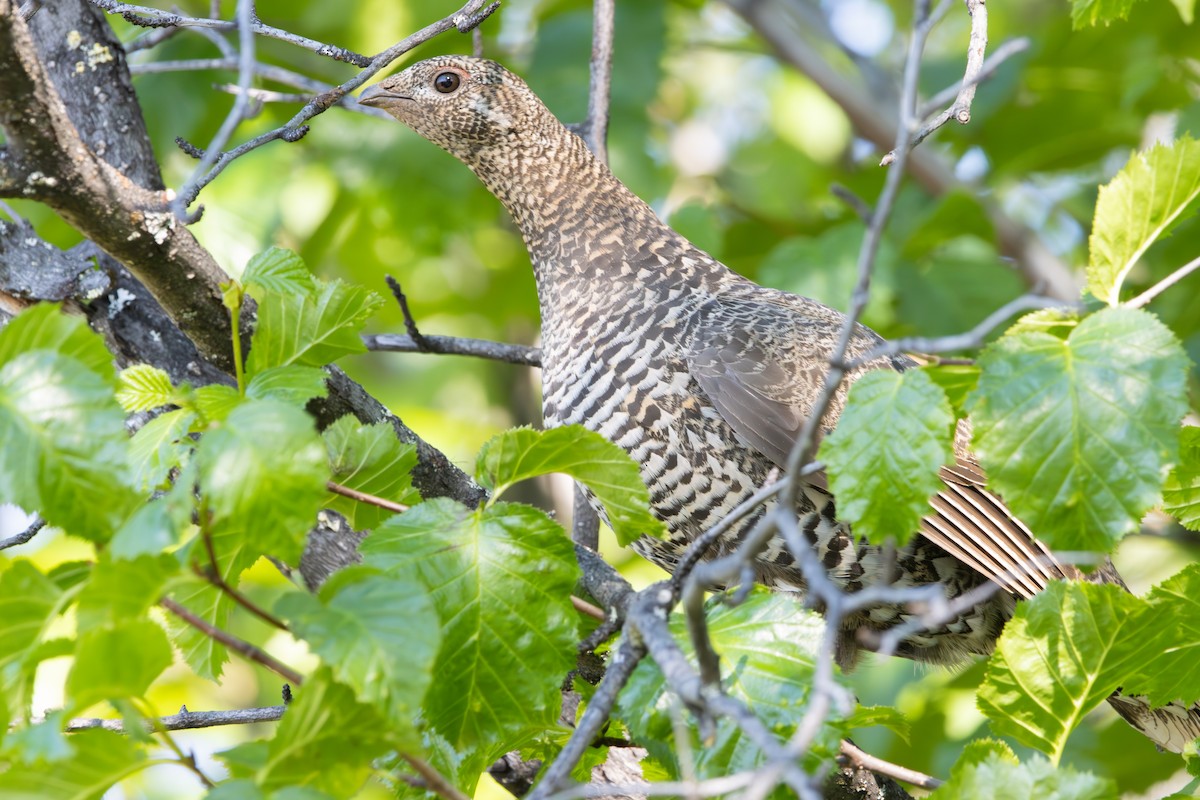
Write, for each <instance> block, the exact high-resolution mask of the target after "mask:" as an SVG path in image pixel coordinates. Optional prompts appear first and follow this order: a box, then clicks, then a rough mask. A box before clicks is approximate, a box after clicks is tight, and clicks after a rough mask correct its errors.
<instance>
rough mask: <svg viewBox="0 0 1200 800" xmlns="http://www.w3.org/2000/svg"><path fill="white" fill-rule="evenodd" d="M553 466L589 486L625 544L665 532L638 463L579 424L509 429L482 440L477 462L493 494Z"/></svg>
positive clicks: (479, 477) (477, 470)
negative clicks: (541, 429) (651, 503)
mask: <svg viewBox="0 0 1200 800" xmlns="http://www.w3.org/2000/svg"><path fill="white" fill-rule="evenodd" d="M552 472H561V473H563V474H566V475H570V476H571V477H572V478H574V479H575V480H577V481H579V482H580V483H582V484H584V485H585V486H587V488H588V489H589V490H591V492H592V494H594V495H595V496H596V497H597V498H598V499H599V500H600V502H601V503H602V504H603V506H604V510H605V512H606V513H607V519H606V520H605V521H606V522H608V524H609V526H610V527H611V528H612V529H613V533H615V534H616V535H617V541H619V542H620V543H621V544H622V545H627V544H629V543H630V542H632V541H634V540H635V539H637V538H638V537H639V536H641V535H643V534H645V535H649V536H660V535H661V534H662V532H663V530H664V528H663V524H662V522H661V521H660V520H658V519H657V518H656V517H654V516H653V515H652V514H651V513H650V510H649V508H650V492H649V491H647V489H646V484H645V483H643V482H642V476H641V473H640V471H639V470H638V466H637V464H635V463H634V462H633V459H631V458H630V457H629V454H628V453H626V452H625V451H624V450H622V449H621V448H619V447H617V446H616V445H615V444H613V443H612V442H610V441H608V440H607V439H605V438H604V437H602V436H600V434H598V433H593V432H592V431H589V430H586V429H584V428H582V427H580V426H578V425H567V426H565V427H562V428H552V429H550V430H548V431H535V430H532V429H531V428H516V429H514V430H510V431H505V432H504V433H501V434H500V435H498V436H495V437H493V438H492V439H491V440H489V441H488V442H487V443H486V444H484V446H483V449H482V450H480V451H479V458H478V460H477V461H476V462H475V477H476V480H478V481H479V483H480V484H481V485H482V486H483V487H484V488H486V489H489V490H491V491H492V499H493V500H495V499H496V498H498V497H499V496H500V495H501V494H503V493H504V491H505V490H506V489H507V488H508V487H510V486H512V485H513V484H514V483H517V482H519V481H523V480H526V479H528V478H532V477H535V476H538V475H547V474H549V473H552Z"/></svg>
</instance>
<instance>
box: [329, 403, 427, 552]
mask: <svg viewBox="0 0 1200 800" xmlns="http://www.w3.org/2000/svg"><path fill="white" fill-rule="evenodd" d="M321 436H322V438H324V440H325V447H326V449H327V451H328V453H329V468H330V470H331V471H332V473H333V480H334V481H336V482H337V483H340V484H342V485H343V486H348V487H350V488H351V489H357V490H358V491H360V492H366V493H367V494H371V495H375V496H376V497H382V498H383V499H385V500H391V501H393V502H396V503H403V504H405V505H413V504H414V503H417V502H419V501H420V499H421V496H420V494H419V493H418V492H417V491H416V490H415V489H413V488H412V469H413V467H415V466H416V465H417V449H416V447H414V446H413V445H411V444H406V443H404V442H401V441H400V440H398V439H397V438H396V432H395V430H393V429H392V426H391V425H389V424H388V423H386V422H376V423H375V424H373V425H364V424H362V423H361V422H359V421H358V420H357V419H356V418H355V417H354V415H352V414H347V415H346V416H344V417H342V418H340V419H338V420H337V421H336V422H334V423H333V424H332V425H330V426H329V427H328V428H326V429H325V430H324V432H323V433H322V434H321ZM326 505H327V506H328V507H329V508H332V509H333V510H334V511H337V512H339V513H341V514H343V515H344V516H345V517H346V519H347V520H349V521H350V526H351V527H352V528H354V529H355V530H363V529H367V528H374V527H376V526H377V525H379V523H381V522H383V521H384V520H385V519H387V518H388V517H390V516H391V515H392V512H390V511H388V510H386V509H382V508H378V507H377V506H372V505H368V504H366V503H360V502H358V501H356V500H351V499H350V498H348V497H342V496H340V495H332V494H331V495H330V496H329V499H328V500H327V501H326Z"/></svg>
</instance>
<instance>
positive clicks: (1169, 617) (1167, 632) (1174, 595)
mask: <svg viewBox="0 0 1200 800" xmlns="http://www.w3.org/2000/svg"><path fill="white" fill-rule="evenodd" d="M1146 600H1147V601H1148V602H1149V603H1150V610H1149V613H1148V616H1147V617H1146V619H1145V621H1144V622H1143V623H1142V627H1143V628H1144V630H1147V631H1153V632H1155V634H1156V636H1155V641H1156V642H1157V643H1158V645H1159V646H1158V647H1157V648H1156V649H1155V650H1154V651H1153V652H1151V653H1149V654H1148V655H1147V658H1146V661H1145V663H1144V664H1142V665H1141V674H1140V675H1139V676H1138V677H1137V678H1136V679H1131V680H1127V681H1126V682H1125V683H1124V684H1123V685H1122V691H1124V692H1125V693H1126V694H1131V695H1146V697H1147V698H1149V700H1150V703H1151V704H1152V705H1154V706H1161V705H1166V704H1167V703H1171V702H1178V703H1182V704H1183V705H1188V706H1190V705H1191V704H1192V703H1194V702H1196V701H1197V700H1200V564H1190V565H1188V566H1187V567H1185V568H1184V569H1183V570H1182V571H1180V572H1178V573H1176V574H1175V575H1173V576H1172V577H1170V578H1168V579H1167V580H1165V581H1163V582H1162V583H1160V584H1158V585H1157V586H1155V587H1154V588H1153V589H1151V590H1150V594H1149V595H1148V596H1147V597H1146Z"/></svg>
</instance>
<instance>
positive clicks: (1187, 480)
mask: <svg viewBox="0 0 1200 800" xmlns="http://www.w3.org/2000/svg"><path fill="white" fill-rule="evenodd" d="M1163 511H1166V512H1167V513H1168V514H1170V515H1172V516H1174V517H1175V519H1177V520H1179V524H1180V525H1182V526H1183V527H1185V528H1187V529H1188V530H1193V531H1200V428H1196V427H1187V428H1184V429H1183V430H1182V431H1180V435H1179V463H1178V464H1176V465H1175V469H1173V470H1171V474H1170V475H1168V476H1167V479H1166V480H1165V481H1164V482H1163Z"/></svg>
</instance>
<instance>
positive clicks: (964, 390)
mask: <svg viewBox="0 0 1200 800" xmlns="http://www.w3.org/2000/svg"><path fill="white" fill-rule="evenodd" d="M920 369H921V371H922V372H924V373H925V374H927V375H928V376H929V378H930V380H932V381H933V382H934V383H936V384H937V385H938V386H940V387H941V388H942V391H943V392H945V393H946V400H948V401H949V402H950V407H951V408H953V409H954V415H955V416H956V417H964V416H966V413H967V411H966V405H967V396H968V395H969V394H970V393H971V392H973V391H975V387H976V386H978V385H979V367H978V366H976V365H974V364H971V365H965V364H936V365H931V366H928V367H921V368H920Z"/></svg>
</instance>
